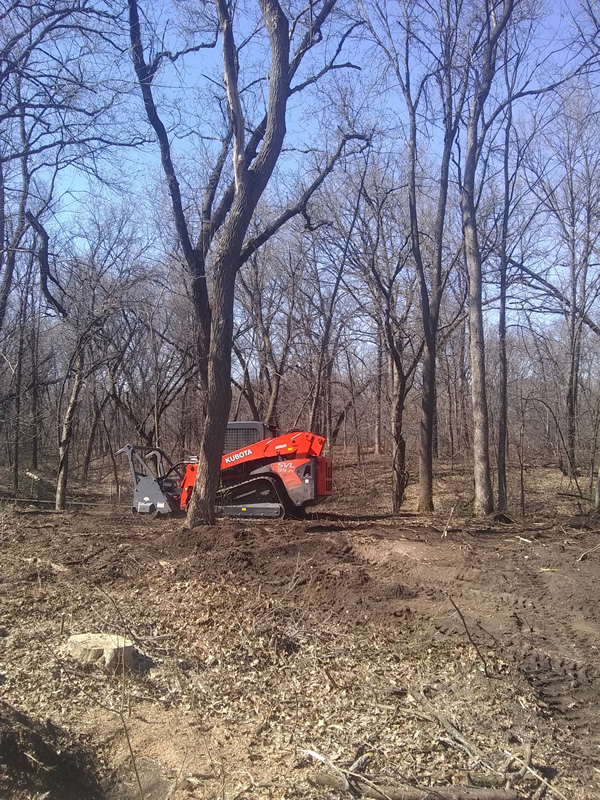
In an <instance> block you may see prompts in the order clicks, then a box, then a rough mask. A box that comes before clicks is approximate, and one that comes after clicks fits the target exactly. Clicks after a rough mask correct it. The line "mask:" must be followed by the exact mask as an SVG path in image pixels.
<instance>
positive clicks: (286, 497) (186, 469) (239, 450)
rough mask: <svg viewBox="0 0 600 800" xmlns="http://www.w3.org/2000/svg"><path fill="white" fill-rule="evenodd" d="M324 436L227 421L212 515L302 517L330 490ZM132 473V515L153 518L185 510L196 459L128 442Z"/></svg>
mask: <svg viewBox="0 0 600 800" xmlns="http://www.w3.org/2000/svg"><path fill="white" fill-rule="evenodd" d="M324 445H325V439H324V438H323V437H322V436H316V435H315V434H313V433H307V432H306V431H291V432H290V433H286V434H283V435H281V436H278V435H277V434H276V432H275V431H274V429H272V428H271V427H270V426H267V425H265V424H263V423H262V422H230V423H229V425H228V426H227V435H226V439H225V453H224V455H223V457H222V459H221V485H220V489H219V492H218V494H217V506H216V513H217V514H218V515H224V516H235V517H283V516H291V517H297V516H302V514H303V512H304V509H305V508H306V507H307V506H311V505H314V504H315V503H318V502H319V501H320V500H322V499H323V498H324V497H327V496H328V495H330V494H331V490H332V464H331V459H329V458H326V457H325V456H322V455H321V452H322V451H323V447H324ZM119 453H124V454H125V455H126V456H127V458H128V460H129V466H130V468H131V474H132V477H133V487H134V492H133V505H132V510H133V513H134V514H147V515H148V516H149V517H152V518H154V517H157V516H161V515H168V514H173V513H177V512H185V511H187V508H188V505H189V502H190V499H191V496H192V492H193V490H194V483H195V480H196V473H197V471H198V461H197V459H194V458H190V459H186V460H183V461H178V462H176V463H173V462H172V461H171V459H170V458H169V457H168V456H167V455H166V453H164V452H163V451H162V450H161V449H160V448H158V447H137V446H135V445H131V444H126V445H125V446H124V447H123V448H121V450H119Z"/></svg>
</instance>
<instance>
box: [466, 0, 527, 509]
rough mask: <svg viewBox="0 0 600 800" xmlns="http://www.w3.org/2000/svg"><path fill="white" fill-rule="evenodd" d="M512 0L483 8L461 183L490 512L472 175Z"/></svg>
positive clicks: (477, 505) (475, 403)
mask: <svg viewBox="0 0 600 800" xmlns="http://www.w3.org/2000/svg"><path fill="white" fill-rule="evenodd" d="M513 6H514V0H504V3H503V6H502V9H501V13H500V14H498V11H499V9H497V8H495V7H492V4H491V3H488V4H487V8H486V17H487V19H486V29H485V37H486V38H485V40H484V43H483V49H482V53H481V64H479V68H478V71H477V82H476V85H475V91H474V94H473V99H472V101H471V108H470V109H469V120H468V124H467V137H466V145H465V161H464V172H463V185H462V188H461V198H460V200H461V212H462V223H463V234H464V245H465V256H466V260H467V267H468V272H469V335H470V356H471V402H472V410H473V476H474V480H475V502H474V512H475V514H476V515H478V516H479V515H484V514H489V513H490V512H491V511H492V509H493V507H494V498H493V493H492V479H491V470H490V453H489V419H488V403H487V393H486V385H485V378H486V373H485V344H484V328H483V306H482V301H483V275H482V259H481V249H480V246H479V238H478V234H477V211H476V208H477V206H476V201H475V179H476V171H477V164H478V161H479V156H480V153H481V147H482V145H483V141H484V138H485V127H484V126H482V128H483V129H482V130H481V131H480V130H479V126H480V123H481V120H482V117H483V110H484V106H485V102H486V100H487V98H488V95H489V93H490V89H491V85H492V79H493V78H494V75H495V72H496V56H497V47H498V40H499V38H500V36H501V35H502V32H503V31H504V29H505V27H506V25H507V23H508V20H509V19H510V16H511V14H512V10H513Z"/></svg>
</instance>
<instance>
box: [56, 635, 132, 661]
mask: <svg viewBox="0 0 600 800" xmlns="http://www.w3.org/2000/svg"><path fill="white" fill-rule="evenodd" d="M67 649H68V651H69V653H70V654H71V655H72V656H73V658H76V659H78V660H79V661H83V662H84V663H90V662H98V661H100V660H103V661H104V666H105V667H106V668H107V669H111V670H114V669H116V668H117V666H118V665H119V664H125V666H126V667H129V668H132V667H133V663H134V655H135V650H134V647H133V642H131V641H129V639H125V637H124V636H119V635H118V634H113V633H76V634H74V635H73V636H69V641H68V642H67Z"/></svg>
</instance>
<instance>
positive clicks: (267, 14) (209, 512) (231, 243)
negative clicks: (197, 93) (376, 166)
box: [129, 0, 352, 525]
mask: <svg viewBox="0 0 600 800" xmlns="http://www.w3.org/2000/svg"><path fill="white" fill-rule="evenodd" d="M259 6H260V12H261V20H259V21H257V24H256V28H255V29H254V31H253V33H252V34H251V40H254V39H257V41H260V44H261V46H263V47H264V48H266V50H267V52H268V53H269V56H270V64H269V75H268V97H267V99H266V101H265V106H264V113H263V115H262V116H260V115H259V116H258V118H252V117H251V115H250V106H249V100H248V92H249V91H250V90H249V89H247V91H246V92H245V90H244V86H243V84H242V83H241V80H240V65H241V64H242V60H241V55H242V49H243V48H244V45H247V44H248V42H245V41H243V42H242V43H238V42H237V41H236V34H235V25H236V21H237V20H236V17H235V14H234V8H235V6H234V4H233V3H229V2H226V0H215V16H214V17H213V19H212V25H213V31H212V35H211V38H210V39H209V40H207V41H206V42H204V43H201V44H197V45H194V46H184V47H182V48H181V49H180V50H178V51H177V52H171V51H167V50H165V49H164V48H162V47H161V48H160V50H159V51H158V53H157V54H156V55H155V56H152V55H148V54H147V49H146V48H145V47H144V43H143V40H142V25H141V22H140V13H139V8H138V2H137V0H129V31H130V39H131V52H132V57H133V63H134V67H135V71H136V75H137V78H138V83H139V86H140V89H141V93H142V97H143V101H144V107H145V110H146V114H147V117H148V120H149V122H150V124H151V125H152V128H153V130H154V133H155V135H156V138H157V140H158V143H159V146H160V151H161V161H162V167H163V171H164V173H165V177H166V179H167V184H168V188H169V194H170V199H171V205H172V211H173V217H174V223H175V228H176V231H177V237H178V241H179V245H180V247H181V250H182V252H183V256H184V259H185V263H186V265H187V268H188V271H189V274H190V276H191V280H192V296H193V301H194V306H195V310H196V317H197V321H198V328H199V337H198V349H199V364H200V373H201V376H202V378H203V383H204V386H205V391H206V412H207V413H206V420H205V426H204V431H203V436H202V442H201V445H200V457H199V466H198V477H197V481H196V487H195V488H196V490H195V492H194V495H193V501H192V503H191V504H190V509H189V513H188V524H189V525H195V524H198V523H200V522H212V521H213V519H214V499H215V495H216V492H217V488H218V483H219V465H220V459H221V453H222V450H223V443H224V437H225V428H226V425H227V420H228V416H229V409H230V404H231V383H230V373H231V348H232V338H233V299H234V290H235V279H236V275H237V272H238V271H239V269H240V267H241V266H242V264H243V263H244V262H245V261H246V260H247V259H248V258H249V257H250V255H251V254H252V253H253V252H254V251H255V250H256V248H257V247H260V246H261V245H262V244H263V243H264V242H265V241H267V239H268V238H269V237H270V236H271V235H273V233H274V232H275V231H276V230H278V229H279V228H280V227H281V226H282V225H283V224H284V223H285V222H287V221H288V220H289V219H290V218H291V217H292V216H294V214H296V213H298V212H300V211H301V210H302V209H303V208H305V206H306V203H307V202H308V199H309V198H310V196H311V195H312V193H313V192H314V191H315V190H316V189H317V188H318V187H319V186H320V185H321V183H322V182H323V180H324V178H325V177H326V175H327V174H328V173H329V172H331V170H332V169H333V167H334V165H335V162H336V160H337V159H338V158H339V157H340V155H341V154H342V152H343V149H344V144H345V141H347V139H348V138H352V137H344V139H343V140H342V143H341V144H340V145H339V146H338V148H337V150H336V151H335V152H334V154H333V155H332V156H330V157H329V158H326V159H325V161H324V163H323V164H322V165H321V168H320V169H319V170H318V171H317V172H316V175H315V177H314V180H313V181H312V182H311V183H310V184H309V185H308V186H307V187H305V188H303V190H302V191H301V193H300V196H299V197H298V198H297V199H296V200H295V201H294V202H292V203H291V204H290V205H289V206H288V207H287V208H286V209H285V210H284V211H283V212H282V213H281V214H280V215H279V216H278V217H277V218H276V219H275V220H273V221H271V222H269V223H268V224H266V225H265V226H264V227H263V229H262V230H261V232H260V233H258V234H256V235H254V236H252V237H250V239H248V240H247V239H246V236H247V233H248V229H249V226H250V222H251V220H252V217H253V214H254V211H255V209H256V207H257V204H258V202H259V200H260V198H261V196H262V195H263V192H264V191H265V188H266V186H267V183H268V181H269V179H270V177H271V175H272V173H273V171H274V169H275V166H276V164H277V161H278V159H279V156H280V153H281V148H282V145H283V141H284V137H285V132H286V107H287V102H288V99H289V97H290V96H291V95H292V94H294V93H297V92H299V91H301V90H302V89H303V88H305V87H306V86H310V85H312V84H313V83H314V82H315V81H317V80H318V79H319V78H320V77H321V76H322V75H324V74H325V73H327V72H328V71H330V70H332V69H337V68H339V67H340V66H343V65H342V64H340V62H339V56H340V53H341V50H342V47H343V44H344V41H345V38H346V36H347V32H346V33H345V34H342V36H341V37H340V39H339V41H338V44H337V46H335V47H334V53H333V56H332V57H331V59H330V60H329V61H326V62H325V63H323V64H322V65H321V67H320V68H319V69H318V70H317V72H316V73H314V74H312V75H308V77H307V76H304V77H303V78H302V79H300V80H299V82H298V83H297V84H296V85H294V84H293V81H294V79H295V78H296V77H297V76H298V73H299V69H300V66H301V64H302V63H303V61H304V60H305V56H306V54H307V53H308V52H310V51H311V50H312V48H313V47H314V46H315V45H317V44H318V43H319V42H320V41H321V40H322V39H323V38H324V36H325V26H326V23H328V20H329V18H330V16H331V14H332V11H333V8H334V6H335V0H322V2H321V3H319V4H317V5H315V4H311V6H310V8H309V9H303V10H301V11H300V12H299V13H298V14H297V15H296V16H295V17H294V18H292V19H291V20H290V19H289V18H288V17H287V16H286V14H285V12H284V11H283V9H282V8H281V6H280V5H279V3H278V2H277V0H260V3H259ZM205 22H206V24H207V25H210V24H211V20H210V19H208V18H207V19H206V20H205ZM217 31H218V33H219V34H220V38H221V44H222V63H223V75H224V78H223V80H224V88H225V99H224V108H225V109H226V119H227V122H228V130H227V132H226V134H225V135H224V136H223V137H222V139H221V142H222V146H221V149H220V151H219V153H218V155H217V156H216V158H215V160H214V166H213V168H212V171H211V173H210V176H209V178H208V180H207V182H206V189H205V192H204V198H203V200H202V203H201V207H202V213H201V227H200V233H199V235H198V237H197V240H196V243H195V244H194V243H193V239H192V235H191V233H190V226H189V221H188V219H187V216H186V213H185V209H184V203H183V200H182V195H181V190H180V184H179V181H178V177H177V170H176V167H175V162H174V158H173V152H172V146H171V140H170V137H169V133H168V131H167V128H166V126H165V124H164V122H163V121H162V119H161V117H160V116H159V111H158V107H157V104H156V101H155V95H154V90H153V81H154V78H155V77H156V75H157V72H158V71H159V69H160V68H161V67H162V65H163V64H164V63H165V62H166V61H171V62H175V61H177V60H179V59H182V58H183V57H184V56H185V55H186V54H189V53H190V52H191V51H192V50H194V51H196V52H197V51H198V50H200V49H202V48H206V47H214V46H215V44H216V41H217ZM263 33H264V36H263ZM291 45H293V49H291ZM257 80H258V82H259V83H261V84H262V83H263V82H264V76H261V77H260V78H258V79H257ZM250 85H251V86H252V87H253V86H254V85H255V81H254V80H253V81H252V82H251V84H250ZM246 88H247V87H246ZM254 99H255V98H252V101H253V102H254ZM229 153H231V157H232V170H233V178H232V179H228V178H227V174H226V172H225V171H224V170H225V165H226V162H227V156H228V154H229ZM220 187H222V188H221V191H220V193H219V189H220ZM209 253H210V266H211V270H210V290H209V285H208V281H207V271H206V266H207V258H208V256H209Z"/></svg>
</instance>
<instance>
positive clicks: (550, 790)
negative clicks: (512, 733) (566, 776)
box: [504, 750, 568, 800]
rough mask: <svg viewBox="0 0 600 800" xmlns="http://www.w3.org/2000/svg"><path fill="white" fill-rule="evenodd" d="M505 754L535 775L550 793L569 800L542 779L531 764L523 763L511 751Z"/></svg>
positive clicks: (562, 799)
mask: <svg viewBox="0 0 600 800" xmlns="http://www.w3.org/2000/svg"><path fill="white" fill-rule="evenodd" d="M504 752H505V754H506V755H507V756H512V758H513V759H514V760H515V761H516V762H517V763H519V764H521V766H522V767H523V769H524V770H525V772H529V773H530V774H531V775H533V777H534V778H536V780H538V781H540V783H542V784H543V785H544V786H545V787H546V788H547V789H548V791H549V792H551V793H552V794H554V795H556V797H560V800H568V798H567V797H565V795H564V794H563V793H562V792H559V791H558V789H555V788H554V787H553V786H552V784H550V783H549V782H548V781H547V780H546V779H545V778H544V777H542V776H541V775H540V774H539V772H536V771H535V770H534V769H532V768H531V767H530V766H529V764H527V762H526V761H523V759H522V758H519V757H518V756H516V755H514V753H511V752H510V750H505V751H504Z"/></svg>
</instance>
